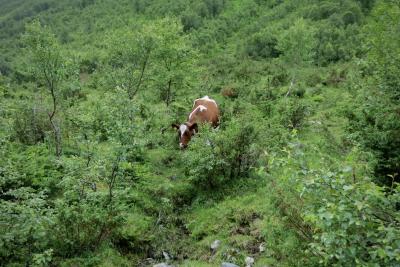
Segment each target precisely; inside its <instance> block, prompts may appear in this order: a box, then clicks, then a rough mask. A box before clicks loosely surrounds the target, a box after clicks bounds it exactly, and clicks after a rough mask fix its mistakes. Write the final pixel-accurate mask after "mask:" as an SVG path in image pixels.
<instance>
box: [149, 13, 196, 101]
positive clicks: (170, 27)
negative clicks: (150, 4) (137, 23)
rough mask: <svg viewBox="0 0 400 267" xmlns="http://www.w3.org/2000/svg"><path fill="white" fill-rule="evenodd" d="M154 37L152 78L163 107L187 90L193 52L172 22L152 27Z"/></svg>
mask: <svg viewBox="0 0 400 267" xmlns="http://www.w3.org/2000/svg"><path fill="white" fill-rule="evenodd" d="M152 27H153V29H154V31H155V32H156V36H157V48H156V50H155V51H154V58H155V61H156V62H157V63H158V64H157V65H154V66H153V72H152V77H153V81H154V86H155V87H156V88H158V90H159V95H160V98H161V100H163V101H164V102H165V104H166V105H167V106H169V104H170V103H171V102H172V101H173V98H174V96H175V94H176V93H177V90H178V89H182V88H183V87H187V86H188V84H189V81H190V79H191V78H192V77H193V76H194V75H195V71H196V70H195V67H194V63H195V60H196V55H197V54H196V51H194V50H193V48H192V47H191V46H190V45H189V40H188V38H187V37H186V36H185V35H184V34H183V29H182V25H181V24H180V23H179V22H177V21H176V20H173V19H162V20H159V21H157V22H155V23H154V24H153V26H152Z"/></svg>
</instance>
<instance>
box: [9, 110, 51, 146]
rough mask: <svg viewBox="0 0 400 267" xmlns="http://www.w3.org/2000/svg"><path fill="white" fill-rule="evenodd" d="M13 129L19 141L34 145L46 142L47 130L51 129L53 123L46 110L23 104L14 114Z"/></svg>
mask: <svg viewBox="0 0 400 267" xmlns="http://www.w3.org/2000/svg"><path fill="white" fill-rule="evenodd" d="M13 131H14V135H15V138H16V139H17V140H18V141H20V142H21V143H23V144H26V145H34V144H37V143H39V142H44V140H45V137H46V132H49V131H51V125H50V123H49V119H48V116H47V114H45V111H44V110H42V109H40V108H37V107H24V106H22V107H21V108H19V110H18V111H17V112H15V114H14V122H13Z"/></svg>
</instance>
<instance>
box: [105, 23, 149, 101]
mask: <svg viewBox="0 0 400 267" xmlns="http://www.w3.org/2000/svg"><path fill="white" fill-rule="evenodd" d="M155 41H156V37H155V36H154V34H153V29H151V28H148V27H146V26H145V27H143V28H142V29H140V30H139V31H138V32H136V33H135V34H134V33H133V32H132V31H130V30H129V29H125V28H124V29H122V30H119V31H116V32H114V34H113V35H112V36H111V38H110V40H109V42H108V44H107V45H108V49H109V53H110V55H111V56H110V58H108V61H109V64H110V67H111V70H110V72H109V73H110V76H111V80H112V81H113V84H114V86H119V87H121V88H122V89H124V90H125V91H126V92H127V94H128V97H129V99H133V97H134V96H135V95H136V94H137V92H139V90H140V89H141V88H142V86H143V84H144V82H145V80H146V71H147V69H148V68H149V65H150V64H151V59H150V56H151V53H152V52H153V50H154V46H155Z"/></svg>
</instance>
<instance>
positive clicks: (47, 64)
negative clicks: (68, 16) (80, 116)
mask: <svg viewBox="0 0 400 267" xmlns="http://www.w3.org/2000/svg"><path fill="white" fill-rule="evenodd" d="M24 42H25V45H26V47H27V49H28V52H29V55H30V59H31V61H30V63H31V65H30V66H31V71H32V74H33V77H34V78H35V80H36V83H37V85H38V87H39V86H42V85H43V86H44V87H45V88H46V89H47V91H48V93H49V94H50V97H51V100H52V107H51V108H50V110H49V111H48V117H49V121H50V124H51V127H52V130H53V135H54V143H55V154H56V156H57V157H60V156H61V153H62V140H61V129H60V125H59V123H58V122H57V121H56V115H57V111H58V104H59V103H58V101H59V99H58V96H57V94H58V92H59V90H60V84H61V83H62V82H63V81H64V80H65V79H66V77H67V67H66V59H65V58H64V57H63V55H62V53H61V48H60V45H59V43H58V40H57V38H56V37H55V35H54V34H53V33H52V32H51V31H50V29H49V28H47V27H45V26H42V25H41V24H40V22H39V21H37V20H35V21H34V22H32V23H31V24H28V25H27V26H26V33H25V35H24Z"/></svg>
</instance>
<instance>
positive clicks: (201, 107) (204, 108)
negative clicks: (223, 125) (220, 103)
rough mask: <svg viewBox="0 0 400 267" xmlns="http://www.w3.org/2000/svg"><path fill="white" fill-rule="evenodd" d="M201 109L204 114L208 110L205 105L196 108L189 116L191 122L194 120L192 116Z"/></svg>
mask: <svg viewBox="0 0 400 267" xmlns="http://www.w3.org/2000/svg"><path fill="white" fill-rule="evenodd" d="M199 109H200V112H203V111H204V110H207V108H206V107H205V106H203V105H199V106H198V107H197V108H195V109H194V110H193V111H192V112H191V113H190V115H189V120H191V119H192V116H193V115H194V114H195V113H196V112H197V111H198V110H199Z"/></svg>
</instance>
